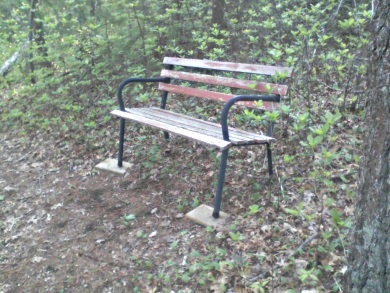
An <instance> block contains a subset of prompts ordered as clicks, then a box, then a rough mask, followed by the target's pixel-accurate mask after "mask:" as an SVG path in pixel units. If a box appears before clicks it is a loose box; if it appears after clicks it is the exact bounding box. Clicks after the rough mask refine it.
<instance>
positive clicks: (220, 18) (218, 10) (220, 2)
mask: <svg viewBox="0 0 390 293" xmlns="http://www.w3.org/2000/svg"><path fill="white" fill-rule="evenodd" d="M224 16H225V0H213V10H212V19H211V22H212V23H213V24H214V23H216V24H218V25H219V27H220V28H226V23H225V19H224Z"/></svg>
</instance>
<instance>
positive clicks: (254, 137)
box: [151, 108, 274, 143]
mask: <svg viewBox="0 0 390 293" xmlns="http://www.w3.org/2000/svg"><path fill="white" fill-rule="evenodd" d="M151 109H153V113H158V112H163V113H166V112H169V115H170V116H172V119H178V118H182V119H183V120H187V121H188V122H187V123H188V124H190V125H191V124H192V125H198V124H199V126H200V127H203V125H212V126H214V127H215V129H217V130H218V134H219V135H220V136H221V137H222V130H221V128H222V127H221V125H220V124H217V123H213V122H209V121H205V120H201V119H197V118H194V117H189V116H186V115H182V114H178V113H175V112H172V111H168V110H163V109H160V108H151ZM229 136H230V139H231V141H232V142H233V143H239V142H240V141H242V142H243V141H245V140H246V141H248V140H251V141H253V142H258V143H261V142H269V141H272V140H274V139H273V138H271V137H268V136H265V135H263V134H259V133H253V132H248V131H245V130H242V129H237V128H234V127H229Z"/></svg>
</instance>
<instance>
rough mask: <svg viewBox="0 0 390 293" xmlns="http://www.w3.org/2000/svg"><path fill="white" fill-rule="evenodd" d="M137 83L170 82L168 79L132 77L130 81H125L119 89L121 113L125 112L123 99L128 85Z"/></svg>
mask: <svg viewBox="0 0 390 293" xmlns="http://www.w3.org/2000/svg"><path fill="white" fill-rule="evenodd" d="M135 82H169V78H166V77H151V78H144V77H132V78H128V79H126V80H124V81H123V82H122V83H121V85H120V86H119V88H118V102H119V108H120V110H121V111H125V103H124V102H123V98H122V92H123V89H124V87H125V86H126V85H127V84H129V83H135Z"/></svg>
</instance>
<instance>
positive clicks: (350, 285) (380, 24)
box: [346, 0, 390, 293]
mask: <svg viewBox="0 0 390 293" xmlns="http://www.w3.org/2000/svg"><path fill="white" fill-rule="evenodd" d="M376 5H377V7H375V10H374V18H373V21H372V29H371V31H372V46H371V51H370V53H369V60H370V62H369V65H368V66H369V68H368V78H367V79H368V84H367V85H368V87H367V112H366V128H367V130H366V137H365V140H364V141H365V151H364V159H363V161H362V165H361V170H360V178H359V189H358V194H357V198H356V207H355V225H354V228H353V229H352V230H351V233H350V236H351V247H350V254H349V259H348V271H347V275H346V292H367V293H368V292H390V53H389V52H390V2H389V0H379V1H376Z"/></svg>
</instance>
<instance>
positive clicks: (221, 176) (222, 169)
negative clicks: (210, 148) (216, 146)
mask: <svg viewBox="0 0 390 293" xmlns="http://www.w3.org/2000/svg"><path fill="white" fill-rule="evenodd" d="M228 152H229V149H226V150H223V151H222V157H221V165H220V167H219V176H218V186H217V194H216V196H215V200H214V211H213V217H214V218H215V219H218V218H219V210H220V209H221V201H222V189H223V185H224V183H225V172H226V165H227V159H228Z"/></svg>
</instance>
